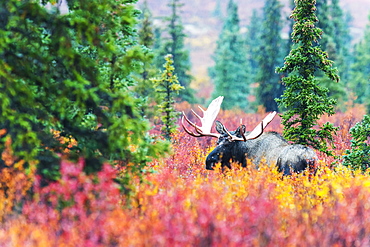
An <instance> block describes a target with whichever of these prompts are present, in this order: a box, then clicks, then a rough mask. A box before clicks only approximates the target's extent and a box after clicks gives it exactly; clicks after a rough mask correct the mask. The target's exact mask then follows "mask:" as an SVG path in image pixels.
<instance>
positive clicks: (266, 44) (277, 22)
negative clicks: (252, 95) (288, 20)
mask: <svg viewBox="0 0 370 247" xmlns="http://www.w3.org/2000/svg"><path fill="white" fill-rule="evenodd" d="M281 8H282V4H281V3H280V2H279V1H278V0H266V1H265V5H264V8H263V22H262V30H261V37H260V44H259V46H258V47H259V52H258V56H257V58H258V65H259V71H258V76H257V81H258V82H259V87H258V89H257V97H258V100H259V102H260V103H261V104H262V105H263V106H264V107H265V108H266V111H278V105H277V103H276V101H275V99H276V98H280V97H281V95H282V94H283V90H284V86H283V84H281V80H280V76H279V75H278V74H277V73H275V68H276V67H277V66H278V65H279V64H281V62H282V61H283V58H284V55H285V54H286V53H287V51H286V46H285V44H284V41H283V40H282V38H281V35H280V33H281V31H282V20H281Z"/></svg>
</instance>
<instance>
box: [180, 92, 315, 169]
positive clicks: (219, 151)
mask: <svg viewBox="0 0 370 247" xmlns="http://www.w3.org/2000/svg"><path fill="white" fill-rule="evenodd" d="M222 100H223V97H222V96H220V97H218V98H217V99H215V100H213V101H212V102H211V104H210V105H209V107H208V109H207V110H206V111H204V110H203V109H202V108H200V109H201V110H202V112H203V117H200V116H199V115H198V114H196V113H195V112H194V111H192V112H193V114H194V115H195V116H196V117H197V118H198V119H199V120H200V121H201V123H202V126H198V125H196V124H194V123H193V122H191V121H190V120H189V119H188V118H187V117H186V115H185V114H183V118H182V125H183V128H184V130H185V131H186V132H187V133H188V134H190V135H192V136H195V137H201V136H212V137H217V138H218V141H217V147H216V148H215V149H214V150H213V151H212V152H211V153H210V154H209V155H208V156H207V159H206V169H209V170H213V167H214V166H215V164H217V163H221V166H222V167H229V168H231V163H232V162H236V163H240V164H241V165H242V166H243V167H245V166H246V160H247V159H249V160H251V161H252V162H253V164H254V165H256V166H257V167H258V165H259V164H260V163H261V162H263V161H265V162H267V164H270V165H276V166H277V169H278V170H279V171H280V172H283V174H284V175H290V174H291V172H297V173H299V172H301V171H303V170H305V169H306V168H309V167H314V166H315V162H316V160H317V156H316V153H315V151H314V150H313V149H311V148H309V147H306V146H303V145H298V144H289V143H288V142H287V141H286V140H285V139H284V138H283V137H282V136H281V135H279V134H278V133H276V132H266V133H263V130H264V128H265V127H266V126H267V125H268V124H269V123H270V122H271V121H272V119H273V118H274V117H275V115H276V112H273V113H270V114H268V115H267V116H266V117H265V118H264V119H263V121H262V122H261V123H260V124H259V125H257V127H256V128H255V129H254V130H253V131H251V132H247V131H246V128H245V125H242V124H241V125H240V126H239V127H238V128H237V129H236V130H235V131H228V130H227V129H226V127H225V126H224V125H223V124H222V123H221V122H219V121H216V130H217V132H218V133H211V128H212V125H213V122H214V121H215V118H216V117H217V114H218V112H219V110H220V106H221V103H222ZM184 119H185V120H186V121H187V122H188V123H189V124H190V125H191V126H193V127H194V129H195V132H192V131H190V130H188V129H187V128H186V127H185V125H184Z"/></svg>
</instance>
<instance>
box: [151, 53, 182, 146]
mask: <svg viewBox="0 0 370 247" xmlns="http://www.w3.org/2000/svg"><path fill="white" fill-rule="evenodd" d="M165 60H166V63H165V64H164V65H163V67H164V69H163V72H162V75H161V77H160V78H158V79H154V80H153V81H154V83H155V86H156V92H157V94H156V96H157V97H156V100H157V103H158V105H157V107H158V109H159V112H160V113H161V117H160V118H161V121H162V124H163V127H162V133H163V135H164V137H165V138H166V139H167V140H171V136H172V134H173V133H175V131H176V130H177V126H176V122H177V119H178V116H179V113H178V112H176V110H175V108H174V104H175V96H176V95H177V94H179V92H180V91H181V90H183V89H184V87H182V86H181V85H180V83H179V81H178V79H177V76H176V74H175V68H174V66H173V60H172V55H170V54H169V55H167V56H166V57H165Z"/></svg>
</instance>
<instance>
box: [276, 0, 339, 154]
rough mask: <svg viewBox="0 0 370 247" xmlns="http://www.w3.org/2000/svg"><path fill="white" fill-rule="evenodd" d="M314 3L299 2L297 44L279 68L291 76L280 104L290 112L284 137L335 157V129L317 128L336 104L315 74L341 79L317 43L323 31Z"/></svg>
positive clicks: (327, 125)
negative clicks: (333, 147) (319, 122)
mask: <svg viewBox="0 0 370 247" xmlns="http://www.w3.org/2000/svg"><path fill="white" fill-rule="evenodd" d="M315 2H316V1H315V0H296V1H295V4H296V7H295V9H294V10H293V12H292V15H291V18H292V19H293V20H294V21H295V24H294V26H293V32H292V40H293V42H294V43H295V44H294V46H293V47H292V49H291V51H290V54H289V55H288V56H287V57H286V58H285V63H284V66H283V67H281V68H278V69H277V72H280V73H289V75H288V76H287V77H285V78H283V82H284V84H285V85H286V89H285V91H284V94H283V96H282V98H281V99H279V100H278V103H279V104H280V105H281V106H283V107H284V108H286V109H287V111H286V112H285V113H284V114H283V115H282V119H283V121H282V123H283V125H284V132H283V134H284V136H285V138H286V139H288V140H290V141H293V142H295V143H298V144H303V145H310V146H312V147H314V148H316V149H318V150H319V151H321V152H324V153H326V154H328V155H332V151H331V150H328V148H327V143H326V141H332V140H333V135H334V134H335V131H336V128H335V127H334V126H333V124H331V123H329V122H327V123H325V124H324V125H322V126H318V127H319V128H318V129H315V128H314V126H317V125H318V123H317V120H318V119H319V118H320V116H321V115H323V114H328V115H332V114H334V106H335V104H336V101H335V100H334V99H331V98H329V97H328V89H327V88H324V87H322V86H320V85H319V84H318V81H317V79H316V78H315V73H316V72H317V71H318V70H320V71H323V72H324V73H325V74H326V75H327V76H328V77H329V78H330V79H331V80H333V81H336V82H338V81H339V76H338V75H337V72H336V70H335V69H333V68H332V63H333V62H332V61H330V60H329V59H328V55H327V53H326V52H324V51H322V50H321V48H320V47H319V46H317V43H318V42H319V39H320V36H321V33H322V31H321V30H320V29H319V28H317V27H316V26H315V23H317V21H318V19H317V17H316V15H315V11H316V7H315ZM332 145H333V143H332Z"/></svg>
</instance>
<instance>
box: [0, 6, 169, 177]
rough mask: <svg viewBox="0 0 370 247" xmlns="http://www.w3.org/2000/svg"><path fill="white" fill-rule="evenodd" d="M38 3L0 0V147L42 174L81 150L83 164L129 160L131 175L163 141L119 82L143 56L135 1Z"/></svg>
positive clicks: (126, 82)
mask: <svg viewBox="0 0 370 247" xmlns="http://www.w3.org/2000/svg"><path fill="white" fill-rule="evenodd" d="M42 2H43V3H42V4H40V3H39V2H38V1H28V0H21V1H19V0H4V1H1V3H0V87H1V88H0V98H1V100H0V102H1V103H0V104H1V108H0V113H1V114H0V129H3V130H5V131H6V133H5V134H4V135H2V136H1V139H0V141H1V150H0V151H3V148H4V142H5V141H6V140H7V139H9V138H10V139H11V141H12V148H13V149H14V155H15V156H16V157H18V159H23V160H25V161H26V162H28V164H34V163H37V167H38V171H39V173H41V174H42V175H43V176H44V177H45V178H48V179H56V178H58V167H59V165H58V164H59V161H58V160H59V158H60V157H66V158H70V159H74V160H76V159H77V158H78V157H85V158H86V167H85V169H86V170H87V171H88V172H92V171H97V170H99V169H100V166H101V164H102V162H104V161H115V162H118V163H119V164H121V165H124V166H125V165H127V164H128V163H131V164H134V165H130V166H127V170H132V171H134V172H135V173H137V174H138V173H139V172H140V170H141V169H142V167H143V166H145V164H146V162H147V161H148V160H149V159H150V157H152V156H156V155H158V154H160V153H162V152H163V151H164V150H163V148H162V147H161V145H160V143H159V142H157V143H156V144H154V143H153V140H151V138H150V137H149V136H148V134H147V131H148V128H149V126H148V123H147V122H146V121H145V120H143V118H142V116H141V115H140V114H139V112H138V111H137V108H136V104H137V100H136V99H135V98H134V97H133V96H132V94H131V93H130V91H129V86H131V85H133V83H134V80H133V78H132V77H131V73H132V72H133V71H138V72H139V71H140V69H141V66H142V60H143V59H145V57H144V56H143V51H142V49H141V47H139V46H135V40H134V34H135V30H134V25H135V23H136V19H137V15H138V11H137V10H136V9H135V8H134V6H133V3H135V2H136V1H134V0H121V1H116V0H102V1H101V0H99V1H97V0H88V1H87V0H82V1H72V0H70V1H68V5H63V4H62V6H59V5H58V4H54V5H53V4H52V1H50V2H49V1H42ZM63 3H66V1H63ZM58 6H59V7H58ZM3 165H4V164H3ZM127 178H128V176H124V177H123V180H124V181H126V179H127Z"/></svg>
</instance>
